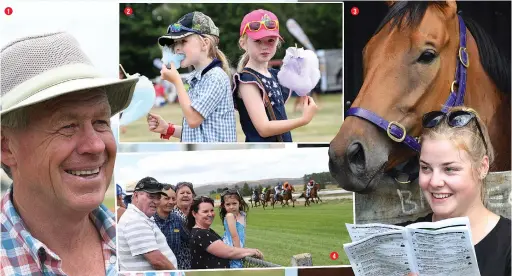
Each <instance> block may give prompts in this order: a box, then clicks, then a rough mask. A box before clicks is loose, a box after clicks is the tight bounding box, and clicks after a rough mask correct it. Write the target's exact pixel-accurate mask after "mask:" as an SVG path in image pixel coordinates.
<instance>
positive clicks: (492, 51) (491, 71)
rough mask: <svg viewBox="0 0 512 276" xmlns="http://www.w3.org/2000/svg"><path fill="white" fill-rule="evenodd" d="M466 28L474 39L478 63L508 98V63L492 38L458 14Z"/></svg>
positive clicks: (474, 23)
mask: <svg viewBox="0 0 512 276" xmlns="http://www.w3.org/2000/svg"><path fill="white" fill-rule="evenodd" d="M460 16H462V19H464V23H466V27H467V28H468V30H469V31H470V32H471V34H472V35H473V37H474V38H475V41H476V45H477V46H478V55H480V63H481V64H482V67H483V68H484V70H485V72H486V73H487V74H488V75H489V77H490V78H491V79H492V81H493V82H494V84H496V87H498V89H499V90H500V91H501V92H503V93H505V95H507V96H510V61H508V60H507V59H506V58H505V55H502V54H501V53H500V50H499V49H498V47H496V44H494V42H493V40H492V38H491V37H490V36H489V35H488V34H487V32H485V30H484V29H483V28H482V27H481V26H480V25H478V24H477V23H476V21H475V20H473V19H471V18H470V17H468V16H465V15H464V14H463V13H462V12H460Z"/></svg>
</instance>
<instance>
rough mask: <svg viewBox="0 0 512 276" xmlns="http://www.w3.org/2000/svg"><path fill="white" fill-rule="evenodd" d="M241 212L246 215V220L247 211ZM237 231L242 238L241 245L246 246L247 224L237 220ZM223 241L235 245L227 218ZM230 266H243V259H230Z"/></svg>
mask: <svg viewBox="0 0 512 276" xmlns="http://www.w3.org/2000/svg"><path fill="white" fill-rule="evenodd" d="M240 214H241V215H242V216H243V217H244V221H245V220H246V214H245V212H240ZM236 232H237V233H238V237H239V238H240V247H242V248H244V247H245V226H244V225H243V224H241V223H240V222H238V221H237V222H236ZM222 241H223V242H224V243H225V244H227V245H229V246H233V239H232V238H231V233H230V232H229V227H228V222H227V220H226V218H224V237H222ZM229 267H230V268H242V267H243V262H242V260H230V261H229Z"/></svg>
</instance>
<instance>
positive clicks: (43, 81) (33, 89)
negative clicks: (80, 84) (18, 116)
mask: <svg viewBox="0 0 512 276" xmlns="http://www.w3.org/2000/svg"><path fill="white" fill-rule="evenodd" d="M98 77H102V76H101V75H100V74H99V73H98V72H97V70H96V69H95V68H94V67H93V66H92V65H87V64H83V63H75V64H68V65H63V66H60V67H57V68H54V69H50V70H48V71H45V72H43V73H42V74H39V75H36V76H34V77H32V78H30V79H28V80H26V81H24V82H22V83H20V84H19V85H18V86H16V87H15V88H13V89H12V90H11V91H9V92H8V93H6V94H5V95H2V110H6V109H9V108H11V107H13V106H14V105H16V104H19V103H21V102H22V101H24V100H26V99H28V98H29V97H31V96H33V95H35V94H37V93H38V92H40V91H42V90H45V89H47V88H49V87H52V86H54V85H57V84H60V83H63V82H66V81H70V80H76V79H86V78H98Z"/></svg>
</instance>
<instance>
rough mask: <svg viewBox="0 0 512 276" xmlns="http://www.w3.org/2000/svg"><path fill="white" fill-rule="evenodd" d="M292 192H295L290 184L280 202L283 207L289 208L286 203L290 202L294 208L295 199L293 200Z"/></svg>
mask: <svg viewBox="0 0 512 276" xmlns="http://www.w3.org/2000/svg"><path fill="white" fill-rule="evenodd" d="M293 192H295V187H293V185H291V184H290V188H289V189H287V190H285V191H284V195H283V201H281V205H282V206H283V207H284V206H285V205H287V206H290V204H289V203H288V201H289V200H291V201H292V206H293V207H295V200H296V199H294V198H293Z"/></svg>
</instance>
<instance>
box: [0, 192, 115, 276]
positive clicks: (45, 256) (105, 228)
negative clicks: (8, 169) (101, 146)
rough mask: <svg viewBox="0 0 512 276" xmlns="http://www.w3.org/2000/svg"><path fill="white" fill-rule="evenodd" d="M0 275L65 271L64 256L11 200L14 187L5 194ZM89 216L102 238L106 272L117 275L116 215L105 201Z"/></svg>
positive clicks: (56, 273)
mask: <svg viewBox="0 0 512 276" xmlns="http://www.w3.org/2000/svg"><path fill="white" fill-rule="evenodd" d="M1 204H2V213H1V214H0V221H1V223H2V246H1V248H0V256H1V264H2V265H1V267H2V270H1V273H0V274H1V275H6V276H9V275H16V276H24V275H66V273H64V271H63V270H62V260H61V258H60V257H59V256H57V254H55V253H54V252H52V250H50V249H49V248H48V247H47V246H46V245H45V244H43V243H42V242H40V241H39V240H37V239H36V238H34V237H33V236H32V235H31V234H30V232H28V230H27V229H26V227H25V224H24V223H23V219H22V218H21V217H20V215H19V214H18V212H17V211H16V208H14V205H13V203H12V188H11V189H9V190H8V191H7V193H6V194H5V195H4V197H3V198H2V202H1ZM90 218H91V220H92V221H93V223H94V225H95V226H96V228H97V229H98V232H99V234H100V237H101V239H102V241H101V244H102V246H103V259H104V260H105V274H106V275H117V269H116V266H117V255H116V226H115V217H114V214H112V212H110V211H109V210H108V209H107V208H106V207H105V206H104V205H100V207H98V208H97V209H95V210H93V211H92V212H91V214H90Z"/></svg>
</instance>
